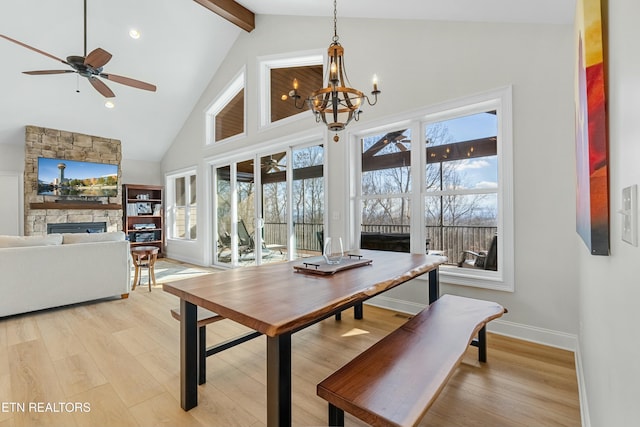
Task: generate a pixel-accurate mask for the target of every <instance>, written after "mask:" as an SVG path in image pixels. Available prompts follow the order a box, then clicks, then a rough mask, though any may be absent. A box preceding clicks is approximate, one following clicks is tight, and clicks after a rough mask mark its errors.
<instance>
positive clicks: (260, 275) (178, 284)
mask: <svg viewBox="0 0 640 427" xmlns="http://www.w3.org/2000/svg"><path fill="white" fill-rule="evenodd" d="M350 253H352V254H356V255H359V256H361V257H363V259H367V260H371V263H370V264H368V265H364V266H361V267H357V268H351V269H347V270H343V271H338V272H336V273H334V274H328V275H322V274H314V273H308V272H301V271H302V270H301V269H300V266H301V265H302V263H303V261H302V260H297V261H290V262H284V263H272V264H264V265H261V266H255V267H246V268H239V269H233V270H226V271H223V272H219V273H215V274H210V275H204V276H199V277H194V278H189V279H184V280H180V281H175V282H171V283H165V284H163V289H164V290H165V291H166V292H168V293H171V294H173V295H176V296H177V297H179V298H180V311H181V313H182V317H181V320H180V400H181V402H180V403H181V406H182V409H184V410H185V411H188V410H190V409H191V408H194V407H195V406H197V405H198V331H197V325H196V323H197V322H196V320H197V315H196V309H197V307H198V306H200V307H204V308H206V309H208V310H211V311H214V312H216V313H218V314H219V315H221V316H223V317H225V318H227V319H230V320H233V321H235V322H237V323H240V324H242V325H244V326H247V327H249V328H251V329H253V330H256V331H258V332H261V333H263V334H264V335H266V341H267V349H266V350H267V408H266V409H267V425H268V426H269V427H273V426H291V338H292V335H293V334H294V333H295V332H296V331H299V330H301V329H304V328H306V327H308V326H310V325H313V324H315V323H317V322H319V321H321V320H323V319H326V318H328V317H331V316H333V315H335V314H338V313H340V312H341V311H343V310H345V309H347V308H350V307H353V306H356V305H361V304H362V302H363V301H366V300H367V299H369V298H372V297H374V296H376V295H379V294H381V293H383V292H385V291H387V290H389V289H392V288H395V287H396V286H399V285H401V284H403V283H405V282H407V281H409V280H411V279H413V278H416V277H418V276H421V275H423V274H425V273H428V278H429V285H428V300H429V303H431V302H433V301H435V300H436V299H437V298H438V295H439V278H438V267H439V265H440V264H442V263H444V262H445V261H446V258H445V257H442V256H435V255H421V254H409V253H401V252H383V251H371V250H358V251H352V252H350ZM305 261H306V260H305ZM307 262H308V261H307ZM303 270H304V269H303Z"/></svg>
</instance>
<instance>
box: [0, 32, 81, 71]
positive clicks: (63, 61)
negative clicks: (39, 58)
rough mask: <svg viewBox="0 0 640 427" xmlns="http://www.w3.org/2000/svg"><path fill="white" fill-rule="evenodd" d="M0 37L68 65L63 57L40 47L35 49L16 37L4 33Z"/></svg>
mask: <svg viewBox="0 0 640 427" xmlns="http://www.w3.org/2000/svg"><path fill="white" fill-rule="evenodd" d="M0 37H2V38H3V39H6V40H9V41H10V42H13V43H15V44H17V45H20V46H22V47H26V48H27V49H31V50H32V51H34V52H38V53H39V54H42V55H44V56H48V57H49V58H51V59H55V60H56V61H60V62H62V63H63V64H67V65H69V63H68V62H67V61H65V60H64V59H60V58H58V57H57V56H53V55H51V54H50V53H47V52H45V51H44V50H40V49H37V48H35V47H33V46H29V45H28V44H25V43H22V42H20V41H18V40H16V39H12V38H11V37H7V36H5V35H4V34H0Z"/></svg>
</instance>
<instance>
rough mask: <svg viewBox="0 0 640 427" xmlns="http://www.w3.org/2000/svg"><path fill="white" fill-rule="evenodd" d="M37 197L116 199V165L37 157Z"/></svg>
mask: <svg viewBox="0 0 640 427" xmlns="http://www.w3.org/2000/svg"><path fill="white" fill-rule="evenodd" d="M38 194H40V195H45V196H79V197H116V196H117V195H118V165H111V164H106V163H94V162H80V161H76V160H65V159H50V158H46V157H39V158H38Z"/></svg>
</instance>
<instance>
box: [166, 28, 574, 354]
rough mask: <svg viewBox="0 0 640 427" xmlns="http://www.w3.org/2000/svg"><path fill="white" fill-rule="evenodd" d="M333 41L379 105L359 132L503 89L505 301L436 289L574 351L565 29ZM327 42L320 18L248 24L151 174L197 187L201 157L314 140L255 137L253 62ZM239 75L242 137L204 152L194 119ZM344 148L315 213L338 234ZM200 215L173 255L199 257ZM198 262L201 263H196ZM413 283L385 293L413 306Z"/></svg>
mask: <svg viewBox="0 0 640 427" xmlns="http://www.w3.org/2000/svg"><path fill="white" fill-rule="evenodd" d="M382 29H384V31H383V30H382ZM338 33H339V35H340V42H341V44H342V45H343V47H344V48H345V59H346V66H347V71H348V73H349V78H350V80H351V83H352V85H353V86H355V87H357V88H360V89H363V90H369V89H368V88H369V87H370V84H371V76H372V74H373V73H377V74H378V76H379V77H380V89H381V90H382V95H381V97H380V101H379V103H378V105H376V106H375V107H368V106H367V107H365V108H364V113H363V114H362V118H361V121H360V123H359V126H366V125H367V124H371V125H374V124H381V123H383V122H384V120H385V118H388V117H391V116H394V115H396V114H398V113H401V112H403V111H409V110H413V109H417V108H421V107H426V106H430V105H433V104H437V103H441V102H445V101H449V100H452V99H456V98H460V97H464V96H466V95H472V94H476V93H480V92H485V91H489V90H492V89H496V88H499V87H504V86H508V85H513V110H514V138H513V140H514V150H513V151H514V163H515V164H514V171H515V182H514V189H515V215H516V220H515V228H516V231H515V234H516V235H515V247H516V248H517V252H516V253H515V260H516V266H515V292H514V293H506V292H496V291H485V290H479V289H472V288H463V287H455V286H443V291H444V292H449V293H457V294H464V295H470V296H477V297H480V298H486V299H493V300H496V301H499V302H501V303H502V304H504V305H505V306H506V307H508V308H509V314H508V315H507V316H506V317H505V320H507V321H508V322H512V323H513V325H511V326H514V325H515V326H516V327H515V328H513V327H510V329H509V330H510V331H512V332H513V331H518V332H522V333H525V334H526V333H527V329H530V330H531V331H534V332H535V334H537V335H536V336H538V335H540V334H542V335H545V334H546V335H547V336H551V340H552V341H553V335H554V334H556V333H557V334H559V335H560V336H561V340H562V339H564V338H566V337H565V336H564V335H568V336H569V337H573V343H574V344H575V336H576V334H577V332H578V322H577V319H578V307H577V293H578V281H577V277H578V273H577V249H576V247H577V241H576V238H575V202H574V201H575V188H574V182H575V173H574V169H575V161H574V158H575V155H574V136H573V135H574V132H573V28H572V26H568V25H567V26H553V25H523V24H519V25H510V24H482V23H444V22H425V21H383V20H364V19H363V20H356V19H340V20H339V22H338ZM292 34H293V35H295V37H292ZM331 36H332V32H331V20H330V19H329V18H300V17H296V18H295V19H292V18H291V17H280V16H258V17H257V22H256V30H254V31H253V32H251V33H249V34H246V33H245V34H242V35H240V36H239V38H238V40H237V42H236V43H235V45H234V47H233V48H232V49H231V52H230V54H229V55H228V56H227V58H226V59H225V61H224V63H223V65H222V66H221V68H220V70H219V72H218V73H217V74H216V76H215V77H214V78H213V80H212V81H211V83H210V84H209V86H208V88H207V89H206V91H205V92H204V93H203V95H202V98H201V99H200V100H199V102H198V103H197V104H196V106H195V107H194V110H193V112H192V114H191V115H190V116H189V118H188V120H187V121H186V122H185V125H184V127H183V129H182V130H181V132H180V133H179V134H178V136H177V138H176V140H175V142H174V144H173V145H172V147H171V148H170V149H169V150H168V152H167V154H166V155H165V157H164V158H163V161H162V170H163V172H164V173H166V172H170V171H174V170H179V169H181V168H185V167H190V166H193V165H197V166H198V167H199V169H198V173H199V179H204V178H205V177H206V175H205V173H204V172H205V169H204V160H203V159H205V158H210V157H215V156H218V155H221V154H223V153H225V152H226V151H229V150H231V149H233V150H246V152H247V153H248V154H249V153H252V152H255V151H256V150H257V149H259V148H260V147H261V144H264V143H265V142H268V141H270V140H274V139H277V138H282V137H286V136H288V135H291V134H298V133H300V132H314V131H315V132H317V131H318V126H319V125H316V124H315V122H314V120H313V118H312V117H311V115H310V114H308V115H304V116H303V118H302V119H301V120H298V121H295V122H293V123H291V124H288V125H285V126H279V127H275V128H272V129H268V130H259V129H258V119H259V116H258V105H259V104H258V89H257V87H258V81H257V78H258V77H257V76H258V63H257V60H256V57H259V56H268V55H274V54H281V53H287V52H300V51H309V50H321V51H324V50H326V48H327V47H328V45H329V43H330V41H331ZM243 66H246V71H247V89H246V92H245V94H246V97H247V105H248V124H247V133H248V135H247V137H246V138H245V139H243V140H239V141H234V142H233V143H230V144H219V145H217V146H216V147H213V148H205V147H204V131H205V128H204V110H205V109H206V107H207V105H209V104H210V103H211V102H212V101H213V100H214V99H215V97H216V96H218V94H219V93H220V91H221V90H223V89H224V87H225V86H226V85H227V84H228V83H229V81H230V80H231V79H232V78H233V77H234V76H235V75H236V73H237V72H238V71H239V70H240V69H241V68H242V67H243ZM331 136H333V135H331ZM346 141H348V135H346V134H345V135H343V136H342V137H341V140H340V142H338V143H334V142H328V143H327V144H328V146H329V155H328V164H329V165H330V168H329V206H328V208H327V209H328V211H329V212H338V213H339V216H340V219H339V220H338V221H331V223H330V227H331V228H332V229H334V230H336V229H338V231H340V230H346V227H347V222H346V221H345V218H348V216H347V214H348V212H347V206H346V205H345V200H346V193H345V191H346V190H347V189H346V186H345V185H344V183H345V182H346V176H347V175H346V173H345V161H344V159H345V158H346V152H347V149H346V148H347V147H346V145H345V143H346ZM198 191H199V193H198V198H199V199H198V200H200V201H204V200H206V198H207V193H206V192H207V189H206V185H205V184H204V183H203V182H202V181H199V185H198ZM209 210H210V209H209V208H208V207H207V205H206V204H205V203H199V212H198V218H199V219H201V221H199V224H198V228H199V231H200V236H199V241H198V242H197V248H195V249H194V247H193V246H190V247H189V249H188V251H189V253H186V252H185V253H184V256H185V257H187V256H188V257H189V258H191V257H192V256H193V254H194V253H196V249H197V250H198V251H199V253H200V256H202V257H203V256H204V255H202V254H204V253H205V251H204V248H205V245H206V244H209V243H208V241H206V240H205V239H204V238H203V237H204V236H203V230H205V227H206V226H208V222H209V221H210V215H208V211H209ZM203 221H204V222H207V224H203ZM345 234H346V233H345ZM186 250H187V249H185V251H186ZM181 251H182V248H181V247H178V246H177V245H175V244H172V243H171V242H170V243H169V254H172V253H173V254H175V255H177V256H180V253H181ZM208 262H209V260H207V259H204V258H202V263H205V264H206V263H208ZM419 286H420V285H415V286H414V287H413V288H412V287H411V286H403V287H402V288H400V289H398V290H397V292H395V293H393V294H391V296H392V297H393V298H398V299H405V300H409V301H411V302H417V303H424V302H425V301H426V293H425V292H424V291H423V290H422V289H418V287H419ZM556 344H558V343H557V342H556ZM562 345H564V344H562ZM569 346H570V345H569Z"/></svg>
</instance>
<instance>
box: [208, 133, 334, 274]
mask: <svg viewBox="0 0 640 427" xmlns="http://www.w3.org/2000/svg"><path fill="white" fill-rule="evenodd" d="M323 165H324V147H323V146H322V145H321V144H316V145H310V146H304V147H293V148H288V149H286V150H274V151H273V152H269V153H268V154H259V155H256V156H255V157H253V158H244V159H239V160H238V161H233V162H228V163H226V164H223V165H213V169H212V170H213V174H212V177H213V196H214V207H215V209H214V212H215V215H214V218H213V227H212V229H213V235H212V241H213V242H215V243H214V250H213V264H214V265H221V266H229V267H241V266H251V265H260V264H263V263H267V262H279V261H287V260H293V259H297V258H301V257H308V256H314V255H319V254H320V253H321V249H320V247H321V243H320V240H319V239H321V238H322V237H321V236H322V229H323V223H324V197H325V195H324V178H323Z"/></svg>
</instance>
